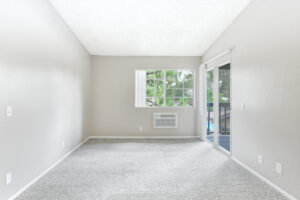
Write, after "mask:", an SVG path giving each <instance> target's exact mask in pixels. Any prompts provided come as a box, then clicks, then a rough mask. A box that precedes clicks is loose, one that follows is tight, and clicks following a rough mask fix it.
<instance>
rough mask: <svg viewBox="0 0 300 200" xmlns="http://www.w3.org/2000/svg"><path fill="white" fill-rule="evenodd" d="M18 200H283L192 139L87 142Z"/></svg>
mask: <svg viewBox="0 0 300 200" xmlns="http://www.w3.org/2000/svg"><path fill="white" fill-rule="evenodd" d="M17 199H18V200H21V199H22V200H69V199H70V200H79V199H80V200H104V199H105V200H202V199H203V200H246V199H247V200H254V199H255V200H283V199H286V198H284V197H283V196H282V195H281V194H280V193H278V192H277V191H275V190H274V189H272V188H271V187H270V186H268V185H267V184H265V183H264V182H262V181H261V180H259V179H258V178H256V177H255V176H253V175H252V174H250V173H249V172H248V171H246V170H245V169H243V168H242V167H240V166H238V165H237V164H236V163H234V162H233V161H232V160H231V159H230V158H228V157H227V156H226V155H224V154H223V153H221V152H219V151H217V150H215V149H214V148H213V147H211V146H210V145H209V144H207V143H205V142H201V141H199V140H194V139H182V140H180V139H174V140H166V139H164V140H150V139H149V140H148V139H147V140H146V139H145V140H143V139H137V140H133V139H132V140H131V139H126V140H124V139H91V140H89V141H88V142H86V143H85V144H84V145H83V146H82V147H80V148H79V149H78V150H77V151H75V152H74V153H72V154H71V155H70V156H69V157H68V158H66V159H65V160H64V161H63V162H62V163H60V164H59V165H58V166H57V167H56V168H54V169H53V170H52V171H50V172H49V173H48V174H47V175H45V176H44V177H43V178H41V179H40V180H39V181H38V182H37V183H35V184H34V185H33V186H32V187H30V188H29V189H28V190H27V191H25V192H24V193H23V194H22V195H21V196H19V198H17Z"/></svg>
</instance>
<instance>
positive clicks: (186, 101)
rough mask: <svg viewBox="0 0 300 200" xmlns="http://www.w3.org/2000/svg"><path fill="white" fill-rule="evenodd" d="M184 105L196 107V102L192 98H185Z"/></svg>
mask: <svg viewBox="0 0 300 200" xmlns="http://www.w3.org/2000/svg"><path fill="white" fill-rule="evenodd" d="M183 105H184V106H193V105H194V101H193V99H192V98H184V99H183Z"/></svg>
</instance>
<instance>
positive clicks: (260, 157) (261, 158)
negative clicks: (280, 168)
mask: <svg viewBox="0 0 300 200" xmlns="http://www.w3.org/2000/svg"><path fill="white" fill-rule="evenodd" d="M257 162H258V164H260V165H262V163H263V157H262V155H258V156H257Z"/></svg>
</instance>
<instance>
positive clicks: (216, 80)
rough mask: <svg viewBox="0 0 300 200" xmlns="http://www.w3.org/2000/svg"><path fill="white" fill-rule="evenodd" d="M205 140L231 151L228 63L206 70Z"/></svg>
mask: <svg viewBox="0 0 300 200" xmlns="http://www.w3.org/2000/svg"><path fill="white" fill-rule="evenodd" d="M206 80H207V82H206V93H207V96H206V101H207V104H206V105H207V120H206V122H207V125H206V127H207V141H209V142H212V143H214V144H216V145H218V146H219V147H221V148H222V149H225V150H226V151H228V152H230V151H231V142H230V141H231V138H230V137H231V134H230V133H231V132H230V131H231V130H230V113H231V112H230V100H231V99H230V98H231V97H230V92H231V91H230V80H231V79H230V63H229V64H225V65H222V66H218V67H215V68H213V69H210V70H207V73H206Z"/></svg>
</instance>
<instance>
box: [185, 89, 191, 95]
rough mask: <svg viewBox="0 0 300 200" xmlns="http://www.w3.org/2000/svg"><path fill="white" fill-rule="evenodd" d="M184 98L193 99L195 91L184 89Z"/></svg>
mask: <svg viewBox="0 0 300 200" xmlns="http://www.w3.org/2000/svg"><path fill="white" fill-rule="evenodd" d="M184 97H193V89H184Z"/></svg>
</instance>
